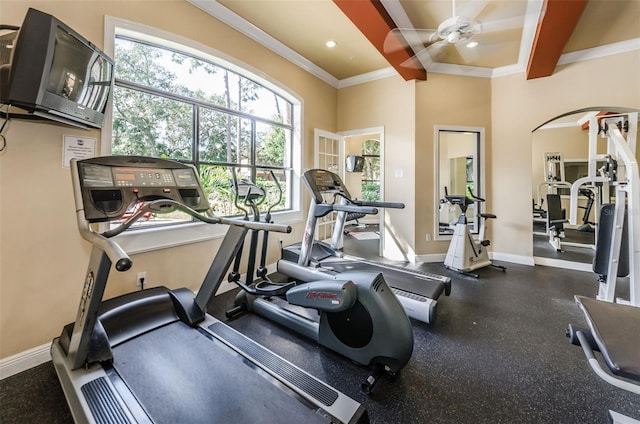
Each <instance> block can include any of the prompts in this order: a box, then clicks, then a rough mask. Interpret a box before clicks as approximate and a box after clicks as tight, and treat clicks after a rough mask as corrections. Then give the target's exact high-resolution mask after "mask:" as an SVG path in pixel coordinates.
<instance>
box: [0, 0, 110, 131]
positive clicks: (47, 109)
mask: <svg viewBox="0 0 640 424" xmlns="http://www.w3.org/2000/svg"><path fill="white" fill-rule="evenodd" d="M113 65H114V62H113V60H112V59H111V58H109V57H108V56H107V55H106V54H105V53H104V52H102V51H101V50H100V49H99V48H97V47H96V46H95V45H93V44H92V43H90V42H89V41H88V40H86V39H85V38H84V37H83V36H81V35H80V34H78V33H77V32H76V31H74V30H73V29H71V28H70V27H69V26H67V25H66V24H64V23H63V22H61V21H60V20H58V19H56V18H55V17H54V16H51V15H49V14H47V13H44V12H41V11H39V10H36V9H32V8H30V9H29V10H28V11H27V14H26V16H25V18H24V22H23V23H22V26H21V27H20V30H19V32H18V36H17V39H16V42H15V45H14V48H13V53H12V57H11V63H10V71H9V75H8V84H3V86H4V87H8V89H6V88H5V89H3V93H2V95H1V97H2V98H1V101H2V103H4V104H9V105H11V106H17V107H19V108H21V109H24V110H26V111H27V112H30V113H32V114H33V115H36V116H39V117H43V118H47V119H51V120H54V121H58V122H62V123H65V124H69V125H74V126H78V127H83V128H90V127H93V128H101V127H102V123H103V121H104V112H105V108H106V106H107V100H108V98H109V94H110V93H111V91H112V87H113ZM5 91H6V92H7V93H4V92H5Z"/></svg>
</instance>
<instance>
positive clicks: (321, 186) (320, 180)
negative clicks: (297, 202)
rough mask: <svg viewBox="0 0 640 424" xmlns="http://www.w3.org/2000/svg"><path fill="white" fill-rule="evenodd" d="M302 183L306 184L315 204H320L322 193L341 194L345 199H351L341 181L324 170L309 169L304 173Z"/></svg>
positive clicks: (338, 177) (333, 174)
mask: <svg viewBox="0 0 640 424" xmlns="http://www.w3.org/2000/svg"><path fill="white" fill-rule="evenodd" d="M303 176H304V182H305V183H306V184H307V186H308V187H309V189H310V190H311V193H312V194H313V197H314V198H315V201H316V203H322V202H323V198H322V195H323V194H324V193H327V192H328V193H343V194H344V195H345V196H346V197H347V198H351V195H350V194H349V191H348V190H347V187H345V185H344V183H343V182H342V179H341V178H340V176H339V175H338V174H335V173H333V172H331V171H327V170H326V169H310V170H308V171H307V172H305V173H304V175H303Z"/></svg>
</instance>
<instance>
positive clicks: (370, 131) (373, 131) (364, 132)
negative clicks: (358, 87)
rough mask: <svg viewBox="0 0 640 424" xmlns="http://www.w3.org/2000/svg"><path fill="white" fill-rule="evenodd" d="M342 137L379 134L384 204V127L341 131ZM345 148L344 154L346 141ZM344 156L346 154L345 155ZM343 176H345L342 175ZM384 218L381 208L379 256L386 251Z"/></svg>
mask: <svg viewBox="0 0 640 424" xmlns="http://www.w3.org/2000/svg"><path fill="white" fill-rule="evenodd" d="M339 134H340V135H342V136H343V137H345V138H346V137H357V136H361V135H367V134H377V135H378V137H377V138H378V139H379V140H380V201H381V202H383V201H384V164H385V160H384V152H385V148H384V127H371V128H361V129H357V130H349V131H340V132H339ZM342 146H343V152H344V141H343V143H342ZM343 155H344V153H343ZM342 168H343V172H344V167H342ZM341 176H343V174H341ZM384 216H385V210H384V208H380V209H379V210H378V225H379V228H380V231H379V232H380V243H378V255H380V256H382V252H383V251H384V243H385V240H384V234H385V231H384Z"/></svg>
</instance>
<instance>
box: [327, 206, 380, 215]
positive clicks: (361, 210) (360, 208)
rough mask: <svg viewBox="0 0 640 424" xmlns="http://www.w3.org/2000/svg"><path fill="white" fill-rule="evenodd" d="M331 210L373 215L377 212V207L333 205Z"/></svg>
mask: <svg viewBox="0 0 640 424" xmlns="http://www.w3.org/2000/svg"><path fill="white" fill-rule="evenodd" d="M333 210H334V211H335V212H356V213H358V212H359V213H364V214H367V215H375V214H377V213H378V208H374V207H370V206H360V205H333Z"/></svg>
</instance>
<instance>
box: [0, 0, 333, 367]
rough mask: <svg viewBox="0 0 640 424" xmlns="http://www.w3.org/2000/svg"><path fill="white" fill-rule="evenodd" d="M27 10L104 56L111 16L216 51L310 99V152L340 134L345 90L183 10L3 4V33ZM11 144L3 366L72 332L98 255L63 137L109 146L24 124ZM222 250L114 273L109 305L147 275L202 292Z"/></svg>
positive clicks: (0, 289) (178, 252) (186, 249)
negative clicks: (83, 222) (65, 160)
mask: <svg viewBox="0 0 640 424" xmlns="http://www.w3.org/2000/svg"><path fill="white" fill-rule="evenodd" d="M150 5H152V6H153V7H150ZM28 7H34V8H37V9H40V10H42V11H44V12H47V13H50V14H53V15H54V16H56V17H57V18H59V19H60V20H62V21H63V22H65V23H66V24H68V25H69V26H71V27H72V28H74V29H75V30H76V31H78V32H79V33H81V34H82V35H84V36H85V37H86V38H88V39H90V40H91V41H92V42H94V43H95V44H96V45H98V46H103V37H104V35H103V31H104V16H105V15H111V16H115V17H118V18H123V19H127V20H131V21H137V22H140V23H144V24H147V25H150V26H153V27H156V28H159V29H162V30H165V31H169V32H173V33H175V34H178V35H180V36H184V37H187V38H190V39H193V40H195V41H198V42H200V43H203V44H205V45H208V46H211V47H213V48H215V49H218V50H220V51H223V52H224V53H226V54H228V55H231V56H234V57H236V58H239V59H240V60H242V61H244V62H246V63H247V64H249V65H250V66H252V67H253V68H256V69H259V70H260V71H261V72H262V73H264V74H266V75H269V76H271V77H272V78H275V79H276V80H278V81H280V82H281V83H282V84H283V85H286V86H288V87H290V88H291V89H292V90H294V91H295V92H296V93H297V94H298V95H299V96H301V97H302V98H304V99H306V101H305V102H304V116H303V125H304V126H303V133H302V140H303V143H304V144H306V145H309V146H313V128H315V127H318V128H322V129H325V130H329V131H335V129H336V113H335V106H336V96H337V92H336V89H334V88H333V87H331V86H329V85H327V84H326V83H324V82H323V81H321V80H319V79H317V78H315V77H313V76H312V75H310V74H309V73H307V72H304V71H302V70H301V69H300V68H298V67H296V66H294V65H293V64H291V63H290V62H288V61H285V60H283V59H282V58H280V57H279V56H277V55H275V54H274V53H272V52H270V51H269V50H267V49H265V48H263V47H261V46H259V45H258V44H256V43H255V42H253V41H251V40H249V39H247V38H246V37H244V36H242V35H240V34H239V33H237V32H236V31H234V30H231V29H230V28H228V27H226V26H224V25H223V24H221V23H220V22H219V21H217V20H215V19H213V18H211V17H209V16H208V15H206V14H205V13H203V12H201V11H200V10H199V9H197V8H195V7H193V6H191V5H189V4H188V3H186V2H184V1H182V0H180V1H171V0H169V1H155V2H148V1H121V2H118V1H87V2H81V1H42V2H35V1H29V2H27V1H6V0H3V1H2V2H0V16H1V17H2V23H3V24H13V25H20V24H21V23H22V19H23V18H24V15H25V13H26V10H27V8H28ZM4 134H5V135H6V137H7V144H8V147H7V149H6V151H5V152H3V153H2V154H1V155H0V205H1V211H2V212H1V214H0V230H1V231H0V246H1V249H2V250H1V252H0V253H1V256H0V358H5V357H7V356H10V355H13V354H16V353H19V352H22V351H24V350H27V349H30V348H33V347H36V346H40V345H42V344H44V343H48V342H50V341H51V339H53V338H54V337H56V336H57V335H58V334H59V333H60V331H61V329H62V326H63V325H64V324H67V323H68V322H71V321H73V320H74V319H75V314H76V308H77V305H78V302H79V299H80V291H81V288H82V282H83V276H84V273H85V270H86V266H87V263H88V259H89V256H88V255H89V252H90V247H89V245H88V243H86V242H85V241H83V240H82V239H81V238H80V236H79V235H78V230H77V227H76V223H75V214H74V206H73V198H72V190H71V183H70V176H69V169H68V168H62V166H61V162H62V147H61V146H62V136H63V134H74V135H80V136H85V137H95V138H97V139H98V140H99V139H100V132H99V131H83V130H78V129H74V128H71V127H63V126H58V125H53V124H47V123H31V122H27V121H19V120H13V121H12V122H11V123H10V125H9V127H8V129H7V130H6V131H5V133H4ZM312 163H313V148H312V147H307V148H306V149H304V162H303V166H305V164H306V166H307V167H308V166H309V165H310V164H312ZM305 196H306V193H305ZM306 199H307V197H305V200H304V201H303V205H304V206H305V207H306V205H307V203H308V200H306ZM302 230H303V229H302V225H301V224H297V225H295V231H294V233H292V234H290V235H286V236H285V235H282V236H281V237H271V240H270V241H271V242H272V247H273V248H272V249H271V255H270V258H269V261H268V262H274V261H275V260H276V257H277V255H278V252H279V251H278V249H277V247H276V246H277V242H278V238H282V239H283V240H284V242H285V244H289V243H293V242H295V241H298V240H300V239H301V238H302ZM218 243H219V240H215V241H210V242H204V243H197V244H192V245H189V246H182V247H177V248H172V249H165V250H160V251H155V252H150V253H144V254H138V255H134V256H133V257H132V259H133V261H134V266H133V268H132V269H131V270H130V271H127V272H125V273H117V272H115V271H113V272H112V274H111V277H112V279H111V280H110V283H109V285H108V288H107V293H106V296H107V297H112V296H115V295H118V294H121V293H123V292H127V291H130V290H132V289H134V288H135V275H136V273H137V272H138V271H142V270H144V271H147V281H148V282H149V283H150V284H151V285H159V284H166V285H167V286H169V287H181V286H186V287H189V288H191V289H197V288H198V285H199V284H200V282H201V281H202V278H203V277H204V274H205V273H206V270H207V269H208V266H209V264H210V261H211V255H212V254H213V253H215V250H216V248H217V246H218ZM245 257H246V255H245Z"/></svg>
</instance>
